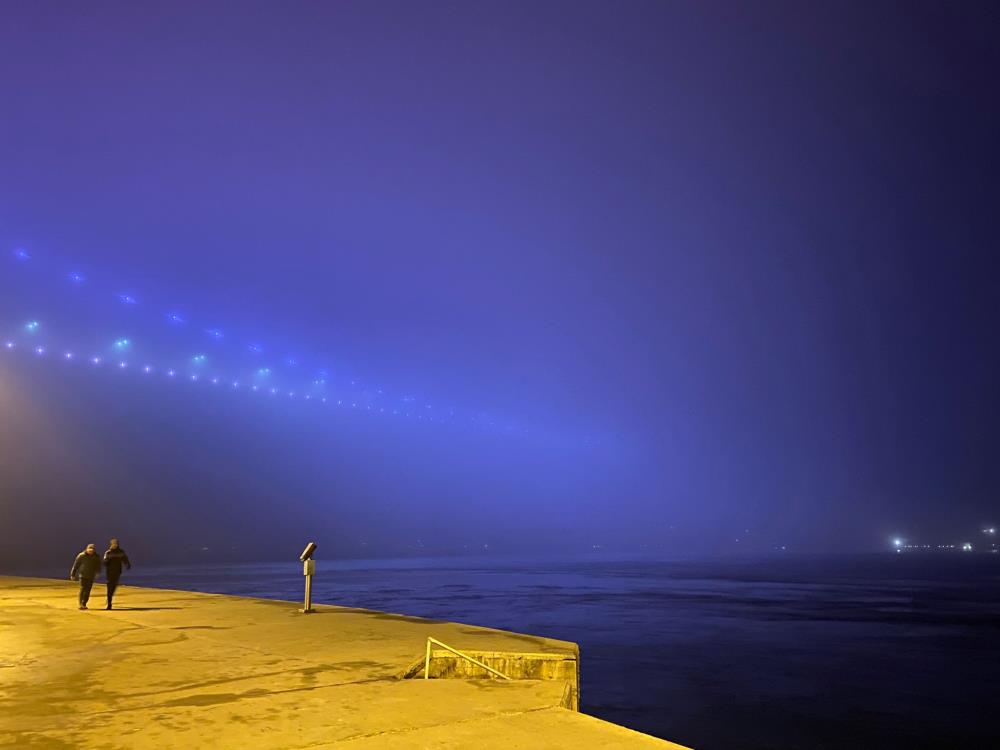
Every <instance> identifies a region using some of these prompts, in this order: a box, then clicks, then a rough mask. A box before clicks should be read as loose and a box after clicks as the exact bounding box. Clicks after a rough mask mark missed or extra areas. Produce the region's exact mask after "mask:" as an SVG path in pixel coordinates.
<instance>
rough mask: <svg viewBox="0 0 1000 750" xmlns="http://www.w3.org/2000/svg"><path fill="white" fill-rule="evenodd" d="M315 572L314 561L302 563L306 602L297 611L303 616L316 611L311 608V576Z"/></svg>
mask: <svg viewBox="0 0 1000 750" xmlns="http://www.w3.org/2000/svg"><path fill="white" fill-rule="evenodd" d="M315 572H316V561H315V560H306V561H305V562H303V563H302V575H304V576H305V577H306V601H305V605H304V606H303V607H302V609H300V610H299V612H301V613H302V614H304V615H307V614H309V613H310V612H315V611H316V610H315V609H313V608H312V592H313V574H314V573H315Z"/></svg>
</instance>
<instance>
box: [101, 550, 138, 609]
mask: <svg viewBox="0 0 1000 750" xmlns="http://www.w3.org/2000/svg"><path fill="white" fill-rule="evenodd" d="M122 565H124V566H125V567H126V568H127V569H128V570H132V561H131V560H129V559H128V555H126V554H125V550H123V549H122V548H121V547H119V546H118V540H117V539H112V540H111V543H110V546H109V547H108V551H107V552H105V553H104V577H105V578H106V579H107V581H108V606H107V607H106V609H111V600H112V599H113V598H114V596H115V589H117V588H118V579H119V578H121V577H122Z"/></svg>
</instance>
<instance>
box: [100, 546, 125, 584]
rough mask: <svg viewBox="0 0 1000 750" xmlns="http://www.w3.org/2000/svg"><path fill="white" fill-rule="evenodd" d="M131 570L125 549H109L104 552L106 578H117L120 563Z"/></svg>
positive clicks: (120, 572) (119, 573)
mask: <svg viewBox="0 0 1000 750" xmlns="http://www.w3.org/2000/svg"><path fill="white" fill-rule="evenodd" d="M123 564H124V565H125V567H126V568H128V569H129V570H132V561H131V560H129V559H128V555H126V554H125V550H123V549H122V548H121V547H119V548H118V549H109V550H108V551H107V552H105V553H104V567H105V568H107V575H108V578H118V576H120V575H121V574H122V565H123Z"/></svg>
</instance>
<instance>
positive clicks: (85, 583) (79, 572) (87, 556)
mask: <svg viewBox="0 0 1000 750" xmlns="http://www.w3.org/2000/svg"><path fill="white" fill-rule="evenodd" d="M100 572H101V558H100V557H98V556H97V547H96V545H94V544H88V545H87V547H86V549H84V550H83V552H81V553H80V554H79V555H77V556H76V560H75V561H74V562H73V567H72V568H71V569H70V571H69V579H70V580H71V581H76V580H79V581H80V609H86V608H87V601H88V600H89V599H90V589H91V588H92V587H93V585H94V579H95V578H97V576H98V574H99V573H100Z"/></svg>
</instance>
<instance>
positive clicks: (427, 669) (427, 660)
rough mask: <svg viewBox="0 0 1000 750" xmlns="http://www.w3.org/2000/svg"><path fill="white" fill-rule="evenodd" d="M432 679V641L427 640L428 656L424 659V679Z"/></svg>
mask: <svg viewBox="0 0 1000 750" xmlns="http://www.w3.org/2000/svg"><path fill="white" fill-rule="evenodd" d="M430 678H431V639H430V638H428V639H427V655H426V656H425V657H424V679H425V680H429V679H430Z"/></svg>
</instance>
